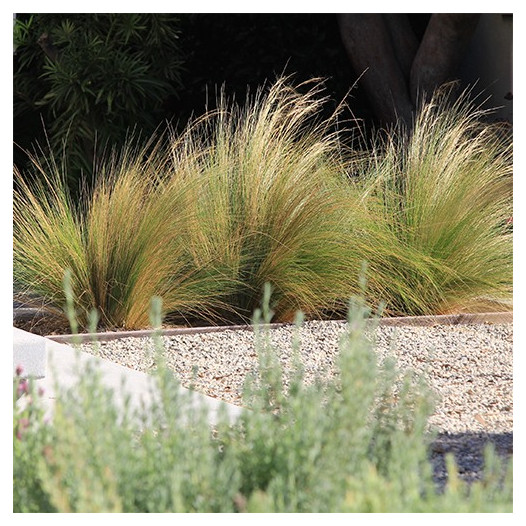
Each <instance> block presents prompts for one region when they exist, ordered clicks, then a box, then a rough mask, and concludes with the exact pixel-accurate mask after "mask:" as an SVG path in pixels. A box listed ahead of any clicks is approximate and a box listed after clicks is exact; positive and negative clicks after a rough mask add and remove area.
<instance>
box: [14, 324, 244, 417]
mask: <svg viewBox="0 0 526 526" xmlns="http://www.w3.org/2000/svg"><path fill="white" fill-rule="evenodd" d="M21 346H23V348H24V349H25V350H27V356H26V358H27V360H26V362H25V363H22V364H20V363H14V368H16V366H17V365H22V367H23V368H24V373H27V371H26V367H29V366H30V365H31V363H32V362H34V361H38V372H39V374H38V375H34V374H31V375H30V376H33V377H34V378H35V386H36V388H37V389H38V388H42V389H43V392H44V395H43V402H44V404H45V409H46V416H51V415H52V413H53V407H54V402H55V399H56V396H57V388H59V389H60V392H62V390H63V389H70V388H72V387H74V386H75V385H76V384H77V383H78V381H79V379H80V378H81V376H80V375H81V374H82V371H83V370H85V368H86V367H87V366H88V365H92V366H93V367H94V368H95V370H97V371H98V372H100V374H101V379H102V382H103V384H104V385H105V386H106V387H109V388H111V389H112V390H113V392H114V395H115V402H116V404H118V405H121V406H122V404H124V403H126V402H125V400H126V398H127V397H129V398H130V403H131V406H132V408H135V409H140V408H144V407H148V405H149V404H151V403H152V402H153V396H154V394H155V393H156V392H157V390H156V388H155V379H154V377H153V376H152V375H149V374H146V373H143V372H140V371H134V370H133V369H129V368H128V367H124V366H122V365H119V364H116V363H114V362H111V361H109V360H105V359H103V358H99V357H96V356H93V355H91V354H88V353H84V352H81V351H79V350H78V349H74V348H73V347H71V346H69V345H66V344H64V343H57V342H54V341H52V340H50V339H49V338H45V337H43V336H38V335H36V334H31V333H27V332H25V331H22V330H20V329H15V330H14V333H13V354H14V355H15V354H17V352H16V349H19V348H21ZM32 353H38V356H35V355H33V354H32ZM42 353H44V354H43V355H44V360H43V363H42ZM18 356H20V353H18ZM25 376H28V375H27V374H25ZM179 389H180V391H181V394H183V395H185V396H188V400H187V401H188V404H189V406H188V407H189V409H190V410H198V409H199V408H202V407H205V408H206V409H207V415H208V420H209V422H210V424H212V425H213V424H215V423H216V422H217V421H218V418H219V412H220V411H222V410H226V414H227V415H228V417H229V419H230V420H231V421H233V420H235V419H236V418H237V417H238V416H239V415H240V414H241V412H242V408H241V407H238V406H235V405H233V404H229V403H227V402H224V401H222V400H219V399H216V398H212V397H210V396H206V395H204V394H202V393H198V392H196V391H191V390H189V389H185V388H184V387H182V386H180V387H179ZM21 403H23V401H22V402H21Z"/></svg>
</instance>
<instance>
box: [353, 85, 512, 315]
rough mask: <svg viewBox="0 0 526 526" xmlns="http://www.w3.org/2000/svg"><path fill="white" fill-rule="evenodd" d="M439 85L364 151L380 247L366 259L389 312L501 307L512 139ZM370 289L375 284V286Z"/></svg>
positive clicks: (507, 274) (508, 248) (508, 250)
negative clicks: (408, 119) (405, 121)
mask: <svg viewBox="0 0 526 526" xmlns="http://www.w3.org/2000/svg"><path fill="white" fill-rule="evenodd" d="M448 95H449V90H448V89H447V87H445V88H444V89H443V90H441V91H437V92H436V93H435V94H434V96H433V98H432V100H431V101H430V102H429V103H427V104H425V105H424V106H423V107H422V108H421V110H420V112H419V114H418V115H417V117H416V122H415V125H414V127H413V129H412V130H411V133H410V134H407V133H406V132H404V131H403V130H402V129H395V130H393V131H392V133H391V134H389V135H388V136H387V138H386V139H385V140H384V141H383V142H379V144H378V146H377V147H376V149H373V150H372V151H371V155H370V159H368V161H367V167H366V168H365V169H364V170H363V172H362V174H361V176H362V180H363V181H364V182H365V188H366V193H367V194H369V195H374V196H375V197H377V199H378V204H377V213H378V215H379V216H380V219H379V224H380V225H381V229H380V230H381V232H382V234H381V237H380V238H379V242H378V243H377V245H378V246H379V247H381V248H380V249H379V250H378V252H377V254H375V253H374V252H373V253H372V254H371V257H370V258H368V261H369V264H370V272H371V276H373V275H374V276H375V277H376V282H377V283H380V284H381V288H379V289H378V290H377V291H376V292H375V297H380V298H382V299H383V300H385V301H386V303H387V311H388V312H390V313H392V314H402V315H418V314H424V315H426V314H446V313H450V312H459V311H468V312H476V311H484V310H486V311H487V310H495V308H500V309H508V308H510V307H511V304H509V303H508V304H506V303H504V304H500V305H499V301H501V300H510V299H511V290H512V281H513V278H512V260H513V243H512V232H511V228H510V226H509V221H510V219H511V216H512V213H513V212H512V201H513V190H512V175H513V150H512V142H511V138H510V137H509V135H508V134H507V133H503V130H502V127H501V126H500V125H498V124H488V123H485V121H484V117H485V114H484V112H483V111H482V110H479V109H478V108H477V107H476V105H475V103H474V102H473V101H471V100H470V98H469V97H470V93H469V92H466V93H464V94H463V95H462V96H460V97H459V98H458V99H457V100H456V102H454V103H452V102H451V101H450V99H449V98H448ZM372 285H374V284H372Z"/></svg>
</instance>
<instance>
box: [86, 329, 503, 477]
mask: <svg viewBox="0 0 526 526" xmlns="http://www.w3.org/2000/svg"><path fill="white" fill-rule="evenodd" d="M345 329H346V323H345V322H339V321H309V322H305V323H304V325H303V327H302V328H301V329H300V331H299V337H300V341H301V347H300V358H301V361H302V363H303V366H304V368H305V379H306V381H312V380H313V379H314V377H315V375H316V374H317V373H319V372H320V371H322V370H325V373H324V374H325V375H326V376H327V375H328V376H330V375H333V374H335V368H334V364H335V359H336V357H337V354H338V340H339V338H340V337H341V335H342V334H343V332H344V331H345ZM295 330H296V329H295V328H294V327H292V326H285V327H279V328H276V329H272V331H271V340H272V343H273V344H274V345H275V346H276V348H279V349H280V361H281V363H282V366H283V368H284V371H285V373H286V371H287V369H289V368H290V366H291V361H292V357H293V350H292V344H291V342H292V340H293V335H294V333H295ZM162 341H163V344H164V348H165V350H166V360H167V364H168V367H170V368H171V369H172V370H173V371H174V372H175V374H176V376H177V377H178V378H179V379H180V381H181V384H182V385H184V386H185V387H189V386H193V388H194V389H195V390H197V391H200V392H202V393H204V394H206V395H209V396H212V397H215V398H220V399H222V400H224V401H226V402H229V403H232V404H238V405H240V404H241V393H242V389H243V384H244V381H245V378H246V376H247V374H249V373H251V372H254V371H257V366H258V358H257V354H256V351H255V347H254V333H253V332H252V331H250V330H242V331H240V330H237V331H234V330H225V331H221V332H214V333H204V334H203V333H202V334H187V335H176V336H164V337H163V338H162ZM376 342H377V346H376V350H377V351H376V352H377V356H378V360H379V362H381V361H382V360H383V359H384V358H385V357H386V356H387V355H390V356H392V357H394V358H395V359H396V361H397V363H398V366H399V367H400V368H401V369H402V370H407V369H408V368H411V369H413V370H415V371H416V372H417V373H420V374H423V375H424V377H425V378H426V380H427V382H428V385H429V386H430V387H431V389H432V390H433V391H434V392H435V393H436V394H437V395H438V400H437V406H436V409H435V412H434V414H433V415H432V416H431V417H430V419H429V425H430V427H432V428H433V429H435V430H437V431H438V432H439V436H438V439H437V440H436V441H435V443H434V446H433V450H432V460H433V464H434V466H435V471H436V476H437V479H438V480H440V479H441V478H442V479H443V478H444V470H443V457H444V454H445V453H447V452H452V453H454V454H455V456H456V458H457V462H458V463H459V469H460V471H461V475H463V477H464V478H466V479H468V480H472V479H475V478H477V477H478V473H479V472H480V469H481V465H482V448H483V446H484V445H485V444H486V443H487V442H489V441H491V442H492V443H494V444H495V445H496V447H497V450H498V451H499V452H500V453H501V454H503V455H504V456H508V455H511V454H512V453H513V352H512V349H513V325H512V324H477V325H435V326H431V327H429V326H428V327H416V326H402V327H389V326H380V327H378V328H377V329H376ZM81 349H82V350H83V351H85V352H89V353H93V354H97V355H98V356H100V357H101V358H106V359H108V360H112V361H114V362H117V363H119V364H121V365H124V366H126V367H130V368H132V369H135V370H139V371H144V372H147V371H149V370H151V368H152V367H153V366H154V360H153V356H154V352H153V342H152V341H151V340H150V339H149V338H122V339H116V340H110V341H104V342H100V343H99V344H97V345H96V346H95V347H94V346H93V345H92V344H83V345H82V346H81ZM285 382H286V379H285Z"/></svg>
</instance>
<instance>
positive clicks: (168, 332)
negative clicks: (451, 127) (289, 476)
mask: <svg viewBox="0 0 526 526" xmlns="http://www.w3.org/2000/svg"><path fill="white" fill-rule="evenodd" d="M342 321H344V320H342ZM379 323H380V325H385V326H424V327H425V326H427V327H429V326H433V325H475V324H481V323H494V324H500V323H513V312H512V311H509V312H486V313H479V314H444V315H437V316H404V317H395V318H381V319H380V321H379ZM292 325H293V324H291V323H271V324H270V325H269V327H270V328H271V329H274V328H279V327H286V326H292ZM232 330H253V327H252V326H251V325H227V326H213V327H185V328H179V329H161V330H160V331H158V334H160V335H161V336H177V335H182V334H205V333H210V332H221V331H232ZM155 332H156V331H154V330H140V331H115V332H101V333H84V334H78V335H73V334H61V335H50V336H46V338H49V339H50V340H53V341H55V342H59V343H74V342H78V343H84V342H93V341H108V340H115V339H119V338H141V337H142V338H148V337H152V336H153V335H154V334H155Z"/></svg>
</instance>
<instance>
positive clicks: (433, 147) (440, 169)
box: [14, 78, 512, 329]
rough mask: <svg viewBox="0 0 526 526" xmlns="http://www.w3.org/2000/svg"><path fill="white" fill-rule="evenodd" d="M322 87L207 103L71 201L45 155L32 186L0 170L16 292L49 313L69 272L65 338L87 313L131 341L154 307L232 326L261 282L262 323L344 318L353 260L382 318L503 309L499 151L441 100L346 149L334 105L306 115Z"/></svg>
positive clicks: (113, 163)
mask: <svg viewBox="0 0 526 526" xmlns="http://www.w3.org/2000/svg"><path fill="white" fill-rule="evenodd" d="M321 90H322V85H321V83H320V82H319V81H311V82H308V83H305V84H302V85H300V86H297V87H296V88H293V87H291V86H289V85H288V84H287V79H286V78H281V79H278V80H277V81H276V82H275V83H274V84H273V85H272V86H270V88H269V89H267V90H259V91H258V92H257V93H256V94H255V95H254V96H253V97H252V98H248V99H247V101H246V103H245V104H244V105H243V106H239V105H236V104H234V103H233V102H228V101H227V100H226V99H225V97H224V95H222V96H221V97H220V98H219V100H218V108H217V110H215V111H213V112H210V113H208V114H206V115H205V116H204V117H202V118H200V119H197V120H196V121H194V122H191V123H189V125H188V126H187V128H186V130H185V131H184V132H183V133H181V134H180V135H179V136H174V135H170V134H169V133H168V134H167V135H166V136H165V137H162V138H161V139H160V140H158V141H157V142H154V141H153V140H152V141H151V142H150V144H149V145H147V146H146V147H145V148H136V147H134V146H132V144H131V142H130V144H128V145H127V147H126V148H124V149H123V151H122V152H120V153H115V154H114V155H113V156H111V157H109V158H107V159H105V160H104V161H102V162H101V164H100V169H99V170H98V173H97V180H96V184H95V185H94V189H93V190H91V191H89V192H88V191H86V192H84V193H83V195H82V197H81V198H80V200H79V201H78V202H73V200H72V199H71V197H70V196H69V193H68V190H67V187H66V185H65V183H64V181H65V180H66V170H65V169H63V167H59V166H57V165H56V164H55V163H54V161H53V159H52V158H51V159H50V160H49V161H48V163H47V164H43V163H42V161H40V160H38V159H37V157H33V164H34V168H35V171H36V174H37V177H35V178H34V179H35V180H36V181H37V182H35V183H28V182H26V180H27V179H26V178H25V177H24V176H23V175H22V174H20V172H19V171H18V170H17V169H16V168H15V171H14V173H15V183H16V184H15V196H14V275H15V284H16V287H17V289H19V290H21V292H27V293H28V294H29V295H31V296H36V297H40V298H42V299H43V300H44V303H45V304H46V306H47V308H49V309H52V310H54V312H56V313H60V312H61V311H62V309H63V305H64V302H65V300H64V294H63V287H62V284H63V277H64V275H65V274H66V272H70V273H71V280H72V288H73V293H74V297H75V304H76V305H77V308H78V309H79V313H78V318H79V321H80V323H81V325H83V326H86V324H87V319H88V313H89V312H90V311H91V309H92V308H96V309H97V310H98V313H99V318H100V320H101V325H102V326H104V327H126V328H130V329H133V328H143V327H146V326H147V325H148V306H149V302H150V299H151V297H153V296H160V297H162V298H163V302H164V303H163V304H164V307H165V313H166V319H167V321H170V322H174V323H179V322H180V321H181V320H183V321H188V320H190V321H192V322H194V321H195V320H196V319H197V321H198V322H201V323H202V322H213V323H216V322H228V323H232V322H239V321H243V322H248V321H249V320H250V319H251V316H252V313H253V311H254V309H255V308H257V306H258V305H259V304H260V301H261V290H262V288H263V284H264V283H270V284H271V285H272V290H273V296H272V299H271V305H272V308H273V311H274V313H275V316H274V321H291V320H292V319H293V317H294V313H295V312H296V311H297V310H301V311H303V312H304V313H305V315H306V316H308V317H321V316H324V315H326V314H327V313H331V312H332V313H334V312H344V309H345V305H346V303H347V300H348V298H349V297H351V296H352V295H353V294H355V293H357V292H358V291H359V283H358V282H359V279H358V277H359V273H360V269H361V268H362V266H363V264H364V262H365V263H366V264H367V266H368V269H369V273H368V276H367V281H368V287H369V290H368V294H369V300H370V303H371V304H372V305H374V304H378V303H379V302H382V301H384V302H385V303H386V313H387V314H391V315H392V314H394V315H417V314H427V315H429V314H443V313H451V312H459V311H471V312H473V311H478V310H488V309H489V310H495V309H496V308H498V309H503V308H509V306H511V303H510V300H511V291H512V232H511V228H510V226H509V219H510V218H511V216H512V142H511V140H508V138H507V137H506V136H505V135H504V134H503V133H499V128H498V127H497V126H493V125H489V124H486V123H484V117H485V115H484V112H483V111H481V110H480V109H478V108H477V107H476V106H475V105H474V103H472V102H471V101H470V99H469V96H468V95H469V94H465V95H464V96H462V97H460V98H459V99H458V100H457V101H456V102H449V101H448V96H447V95H448V91H447V89H446V90H444V91H439V92H437V93H436V94H435V96H434V97H433V98H432V100H431V101H430V102H429V103H427V104H425V105H423V107H422V108H421V110H420V111H419V113H418V115H417V116H416V118H415V124H414V127H413V129H412V130H411V132H410V133H407V132H406V131H405V130H402V129H394V130H392V131H391V132H390V133H389V134H388V135H387V137H385V138H384V140H380V139H378V142H377V143H376V145H375V146H374V147H373V148H372V150H371V151H368V152H365V154H364V152H358V151H352V150H349V149H346V148H344V147H343V145H342V141H341V140H340V138H339V134H338V132H337V131H335V130H337V129H338V110H336V111H335V113H334V115H333V116H332V118H330V119H328V120H323V119H320V113H321V112H320V110H321V108H322V106H323V105H324V104H325V103H326V102H327V99H326V98H324V97H322V96H320V93H321ZM39 158H41V156H39ZM351 173H352V174H354V175H352V176H351V175H350V174H351ZM502 300H504V301H506V300H507V301H508V303H502V304H499V301H502Z"/></svg>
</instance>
